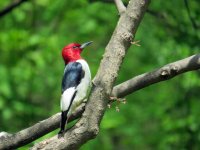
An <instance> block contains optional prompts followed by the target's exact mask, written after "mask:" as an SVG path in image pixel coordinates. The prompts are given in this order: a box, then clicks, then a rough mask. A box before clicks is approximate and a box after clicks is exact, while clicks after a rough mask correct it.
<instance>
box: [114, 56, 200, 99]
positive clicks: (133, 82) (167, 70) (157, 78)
mask: <svg viewBox="0 0 200 150" xmlns="http://www.w3.org/2000/svg"><path fill="white" fill-rule="evenodd" d="M197 69H200V54H196V55H193V56H190V57H188V58H185V59H182V60H179V61H176V62H173V63H170V64H167V65H165V66H163V67H161V68H159V69H156V70H154V71H152V72H148V73H144V74H141V75H138V76H136V77H134V78H132V79H130V80H127V81H125V82H123V83H121V84H119V85H117V86H115V87H114V88H113V91H112V94H113V95H114V96H116V97H124V96H126V95H129V94H131V93H133V92H135V91H137V90H140V89H142V88H144V87H147V86H149V85H152V84H155V83H158V82H161V81H165V80H169V79H171V78H173V77H175V76H177V75H180V74H182V73H185V72H188V71H193V70H197Z"/></svg>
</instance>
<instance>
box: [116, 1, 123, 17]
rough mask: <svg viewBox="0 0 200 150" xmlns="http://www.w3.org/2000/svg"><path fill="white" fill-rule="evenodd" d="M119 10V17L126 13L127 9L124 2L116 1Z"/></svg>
mask: <svg viewBox="0 0 200 150" xmlns="http://www.w3.org/2000/svg"><path fill="white" fill-rule="evenodd" d="M114 1H115V5H116V7H117V10H118V11H119V15H121V14H122V13H124V12H125V11H126V7H125V6H124V4H123V2H122V0H114Z"/></svg>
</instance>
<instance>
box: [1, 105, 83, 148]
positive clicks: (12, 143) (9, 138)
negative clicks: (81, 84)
mask: <svg viewBox="0 0 200 150" xmlns="http://www.w3.org/2000/svg"><path fill="white" fill-rule="evenodd" d="M84 109H85V103H83V104H81V105H80V106H79V107H78V108H77V110H76V112H75V113H73V114H72V115H71V116H70V118H69V122H71V121H73V120H75V119H77V118H79V117H80V116H81V114H82V113H83V111H84ZM59 123H60V113H57V114H55V115H53V116H51V117H50V118H48V119H45V120H43V121H40V122H39V123H36V124H35V125H33V126H31V127H29V128H26V129H24V130H21V131H19V132H17V133H15V134H8V135H6V134H5V133H4V135H5V136H0V149H1V150H2V149H15V148H18V147H21V146H23V145H25V144H28V143H30V142H32V141H34V140H36V139H38V138H40V137H41V136H43V135H45V134H47V133H49V132H51V131H53V130H55V129H57V128H58V127H59Z"/></svg>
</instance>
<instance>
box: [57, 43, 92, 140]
mask: <svg viewBox="0 0 200 150" xmlns="http://www.w3.org/2000/svg"><path fill="white" fill-rule="evenodd" d="M91 43H92V41H90V42H85V43H83V44H78V43H71V44H69V45H67V46H65V47H64V48H63V49H62V57H63V60H64V62H65V68H64V74H63V78H62V84H61V89H62V90H61V99H60V107H61V119H60V131H59V132H58V136H59V137H62V136H63V135H64V132H65V125H66V124H67V121H68V119H69V117H70V115H71V113H72V112H73V111H74V110H75V109H76V108H77V107H78V106H79V105H80V104H81V103H82V102H83V100H84V99H85V98H86V96H87V93H88V90H89V89H90V87H91V72H90V68H89V65H88V63H87V62H86V60H84V59H83V58H82V57H81V53H82V51H83V49H84V48H85V47H87V46H89V45H90V44H91Z"/></svg>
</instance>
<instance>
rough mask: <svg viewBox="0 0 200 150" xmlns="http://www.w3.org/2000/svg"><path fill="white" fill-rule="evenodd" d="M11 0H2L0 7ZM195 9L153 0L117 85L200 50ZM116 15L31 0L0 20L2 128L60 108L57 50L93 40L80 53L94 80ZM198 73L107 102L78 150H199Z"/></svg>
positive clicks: (199, 17)
mask: <svg viewBox="0 0 200 150" xmlns="http://www.w3.org/2000/svg"><path fill="white" fill-rule="evenodd" d="M12 2H13V1H11V0H8V1H0V9H3V8H5V7H6V6H7V5H9V4H10V3H12ZM124 2H125V3H127V1H124ZM186 3H188V5H186ZM199 6H200V1H199V0H190V1H189V0H188V1H187V0H185V1H182V0H177V1H163V0H156V1H152V3H151V4H150V6H149V10H148V12H147V13H146V14H145V17H144V19H143V20H142V23H141V24H140V26H139V29H138V32H137V35H136V37H135V40H140V45H141V46H140V47H138V46H135V45H133V46H131V47H130V49H129V51H128V54H127V56H126V58H125V59H124V63H123V65H122V67H121V70H120V72H119V76H118V79H117V81H116V84H118V83H121V82H123V81H125V80H127V79H130V78H131V77H133V76H136V75H139V74H142V73H144V72H148V71H151V70H153V69H155V68H158V67H161V66H163V65H165V64H167V63H170V62H173V61H176V60H179V59H182V58H185V57H188V56H190V55H192V54H196V53H199V50H200V41H199V39H200V9H199ZM188 8H189V11H190V13H188ZM118 18H119V16H118V12H117V10H116V8H115V5H114V4H112V3H105V2H100V1H95V0H90V1H89V0H88V1H87V0H79V1H69V0H65V1H61V0H57V1H54V0H32V1H28V2H25V3H24V4H22V5H21V6H20V7H18V8H16V9H15V10H13V11H12V12H11V13H9V14H7V15H6V16H4V17H1V18H0V131H7V132H10V133H14V132H17V131H19V130H21V129H23V128H26V127H29V126H31V125H33V124H34V123H36V122H38V121H41V120H43V119H45V118H47V117H49V116H51V115H53V114H55V113H57V112H59V111H60V107H59V104H60V93H61V89H60V86H61V85H60V84H61V78H62V74H63V69H64V63H63V60H62V58H61V50H62V48H63V47H64V46H65V45H67V44H68V43H71V42H78V43H83V42H87V41H91V40H92V41H94V43H93V45H92V46H90V47H88V48H87V49H85V51H84V52H83V57H84V58H85V59H86V60H87V61H88V63H89V65H90V68H91V72H92V76H93V77H94V76H95V74H96V71H97V69H98V66H99V63H100V60H101V58H102V55H103V53H104V49H105V46H106V44H107V43H108V41H109V39H110V37H111V35H112V32H113V30H114V28H115V26H116V24H117V21H118ZM191 18H192V19H191ZM191 20H193V21H191ZM199 77H200V72H199V71H195V72H190V73H186V74H183V75H180V76H178V77H176V78H174V79H172V80H170V81H166V82H162V83H158V84H156V85H152V86H150V87H147V88H145V89H142V90H140V91H137V92H135V93H133V94H132V95H129V96H127V97H126V99H127V104H119V105H118V104H113V105H112V107H111V109H108V110H107V111H106V113H105V116H104V118H103V121H102V123H101V129H100V133H99V135H98V136H97V138H96V139H94V140H92V141H90V142H88V143H87V144H85V145H84V146H83V147H82V148H81V150H88V149H96V150H102V149H103V150H122V149H123V150H132V149H138V150H155V149H158V150H186V149H194V150H197V149H200V117H199V116H200V99H199V97H200V92H199V91H200V79H199ZM116 106H118V107H119V108H120V112H116V110H115V107H116ZM56 133H57V131H55V132H53V133H50V134H49V135H46V136H45V137H43V138H41V139H39V140H42V139H44V138H47V137H49V136H52V135H55V134H56ZM39 140H37V141H36V142H38V141H39ZM33 144H34V142H33V143H31V144H29V145H27V146H25V147H23V148H20V149H27V148H28V147H30V146H31V145H33Z"/></svg>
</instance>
